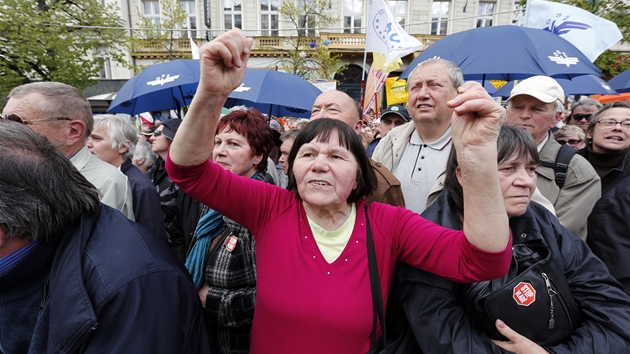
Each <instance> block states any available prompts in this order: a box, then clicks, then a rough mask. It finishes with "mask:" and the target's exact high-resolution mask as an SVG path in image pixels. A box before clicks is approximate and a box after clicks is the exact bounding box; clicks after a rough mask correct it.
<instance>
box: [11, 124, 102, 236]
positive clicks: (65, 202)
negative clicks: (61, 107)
mask: <svg viewBox="0 0 630 354" xmlns="http://www.w3.org/2000/svg"><path fill="white" fill-rule="evenodd" d="M0 166H2V168H0V228H2V231H3V232H4V233H5V234H6V236H7V237H9V238H13V237H17V238H21V239H27V238H28V239H29V240H31V241H36V240H38V239H39V238H42V237H46V238H47V239H50V238H57V237H60V236H61V235H62V234H63V232H64V230H65V229H66V227H68V226H69V225H71V224H74V223H76V222H77V221H78V220H79V219H80V218H81V216H82V215H84V214H92V213H94V212H96V211H97V210H98V208H99V206H100V201H99V192H98V190H97V189H96V188H95V187H94V186H93V185H92V184H91V183H90V182H88V181H87V180H86V179H85V177H83V175H82V174H81V173H80V172H79V171H78V170H77V169H76V168H75V167H74V166H73V165H72V163H71V162H70V160H68V158H67V157H65V156H63V155H62V154H61V153H60V152H59V151H58V150H57V149H56V148H55V147H54V146H53V145H52V144H51V143H50V142H49V141H48V140H47V139H46V138H45V137H43V136H41V135H39V134H37V133H35V132H34V131H32V130H31V129H29V128H28V127H27V126H25V125H22V124H19V123H15V122H9V121H4V120H2V121H0Z"/></svg>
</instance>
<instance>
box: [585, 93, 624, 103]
mask: <svg viewBox="0 0 630 354" xmlns="http://www.w3.org/2000/svg"><path fill="white" fill-rule="evenodd" d="M592 98H593V99H594V100H598V101H599V102H601V103H609V102H623V101H630V92H624V93H620V94H618V95H594V96H593V97H592Z"/></svg>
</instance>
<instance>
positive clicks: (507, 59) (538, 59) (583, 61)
mask: <svg viewBox="0 0 630 354" xmlns="http://www.w3.org/2000/svg"><path fill="white" fill-rule="evenodd" d="M434 57H439V58H442V59H447V60H450V61H452V62H454V63H455V64H457V65H458V66H459V67H460V68H461V69H462V72H463V73H464V78H465V79H466V80H482V81H485V80H488V79H495V80H505V81H512V80H516V79H525V78H528V77H530V76H534V75H546V76H551V77H554V78H556V77H557V78H566V79H570V78H572V77H575V76H579V75H588V74H593V75H600V76H601V73H600V72H599V70H597V68H596V67H595V65H593V63H591V62H590V60H588V58H586V56H584V54H582V52H580V51H579V50H578V49H577V48H576V47H575V46H573V44H571V43H569V42H568V41H566V40H565V39H564V38H562V37H560V36H558V35H556V34H553V33H550V32H547V31H544V30H541V29H537V28H528V27H518V26H511V25H506V26H490V27H479V28H475V29H471V30H468V31H463V32H458V33H454V34H451V35H448V36H446V37H444V38H442V39H440V40H439V41H436V42H435V43H433V44H431V45H430V46H429V47H427V49H425V50H424V51H422V53H420V55H418V57H416V59H414V60H413V62H412V63H411V64H410V65H409V67H408V68H407V69H406V70H405V71H404V72H403V73H402V75H400V77H401V78H404V79H406V78H407V77H408V76H409V74H410V73H411V71H412V70H413V69H414V68H415V67H416V66H417V65H418V64H419V63H421V62H423V61H424V60H426V59H430V58H434Z"/></svg>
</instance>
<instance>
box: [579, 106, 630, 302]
mask: <svg viewBox="0 0 630 354" xmlns="http://www.w3.org/2000/svg"><path fill="white" fill-rule="evenodd" d="M586 139H587V141H588V144H587V146H586V149H582V150H581V151H580V152H579V154H581V155H582V156H584V157H586V159H587V160H588V162H590V163H591V164H592V165H593V167H594V168H595V171H597V174H598V175H599V177H601V179H602V197H601V199H599V200H598V201H597V203H596V204H595V207H593V212H592V213H591V215H590V216H589V217H588V240H587V243H588V245H589V246H590V247H591V250H592V251H593V253H595V255H597V256H598V257H599V258H601V259H602V260H603V261H604V263H606V265H607V266H608V269H609V270H610V273H611V274H612V276H613V277H615V278H616V279H617V280H619V281H620V282H621V284H622V285H623V287H624V289H625V291H626V293H627V294H630V262H628V255H629V254H630V243H628V230H630V154H629V153H628V151H630V105H629V104H628V103H625V102H614V103H611V104H609V105H607V106H605V107H604V108H603V109H602V110H600V111H599V112H597V113H595V114H594V115H593V119H592V120H591V123H590V124H589V126H588V128H587V130H586Z"/></svg>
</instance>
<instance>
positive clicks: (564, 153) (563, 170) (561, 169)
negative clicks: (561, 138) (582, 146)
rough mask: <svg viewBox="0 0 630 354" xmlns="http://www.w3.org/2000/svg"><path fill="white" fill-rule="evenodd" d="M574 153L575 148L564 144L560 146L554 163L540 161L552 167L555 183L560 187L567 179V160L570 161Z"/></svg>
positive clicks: (545, 165) (575, 151) (544, 165)
mask: <svg viewBox="0 0 630 354" xmlns="http://www.w3.org/2000/svg"><path fill="white" fill-rule="evenodd" d="M575 153H577V150H575V149H574V148H572V147H570V146H569V145H566V144H565V145H562V146H561V147H560V151H559V152H558V155H556V162H555V163H553V162H549V161H541V162H540V163H541V164H542V165H543V167H549V168H553V170H554V172H555V173H556V185H558V187H560V188H562V187H563V186H564V182H565V181H566V179H567V171H568V170H569V162H571V159H572V158H573V155H575Z"/></svg>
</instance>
